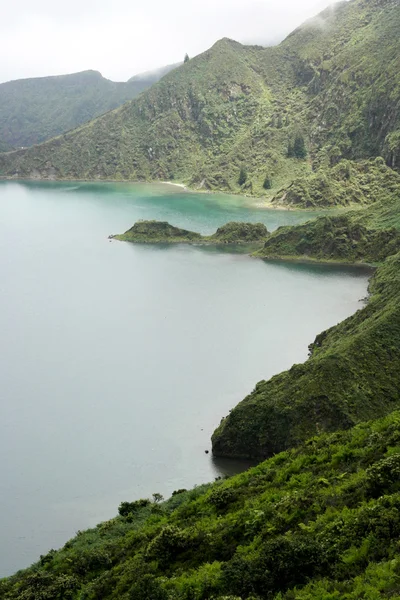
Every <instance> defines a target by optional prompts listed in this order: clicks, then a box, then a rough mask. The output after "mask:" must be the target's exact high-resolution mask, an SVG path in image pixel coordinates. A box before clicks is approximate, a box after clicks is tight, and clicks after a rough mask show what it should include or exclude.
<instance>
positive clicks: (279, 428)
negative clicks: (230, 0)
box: [213, 159, 400, 457]
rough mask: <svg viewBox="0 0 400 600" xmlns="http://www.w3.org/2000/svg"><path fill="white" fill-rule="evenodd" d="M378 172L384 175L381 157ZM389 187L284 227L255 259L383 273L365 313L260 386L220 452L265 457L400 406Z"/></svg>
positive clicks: (395, 229) (393, 194)
mask: <svg viewBox="0 0 400 600" xmlns="http://www.w3.org/2000/svg"><path fill="white" fill-rule="evenodd" d="M379 165H380V166H381V167H382V168H383V170H384V171H383V172H386V167H384V166H382V164H381V161H380V160H379V159H376V161H375V166H376V167H379V168H380V166H379ZM396 177H398V176H396ZM389 181H390V182H391V184H393V185H391V184H389V183H388V185H387V186H386V187H384V188H383V187H382V188H380V189H379V190H378V189H377V191H376V194H377V195H376V202H374V203H372V204H370V205H367V206H364V207H363V208H358V209H357V210H354V211H347V212H345V213H343V212H341V213H339V214H337V215H330V216H324V217H320V218H318V219H316V220H315V221H309V222H308V223H304V224H302V225H297V226H295V227H280V228H278V229H277V230H276V231H275V232H273V233H272V234H271V235H270V236H269V237H268V238H267V240H266V241H265V243H264V246H263V248H262V249H260V250H258V251H257V252H256V253H255V254H256V256H259V257H261V258H269V259H271V258H278V259H289V260H300V261H304V260H317V261H326V262H328V261H329V262H339V263H340V262H342V263H343V262H344V263H357V262H361V263H369V264H372V265H379V267H378V269H377V271H376V273H375V274H374V276H373V278H372V280H371V283H370V292H371V297H370V298H369V301H368V304H367V306H366V307H364V308H363V309H362V310H359V311H358V312H357V313H356V314H355V315H353V316H351V317H350V318H349V319H347V320H346V321H344V322H343V323H340V324H339V325H337V326H335V327H333V328H331V329H330V330H328V331H326V332H324V333H322V334H320V335H319V336H318V337H317V338H316V340H315V342H314V344H311V346H310V358H309V359H308V361H306V362H305V363H304V364H303V365H294V366H293V367H292V368H291V369H289V371H286V372H284V373H281V374H279V375H277V376H275V377H273V378H272V379H271V380H270V381H267V382H266V381H261V382H260V383H258V384H257V385H256V387H255V389H254V391H253V392H252V393H251V394H250V395H249V396H248V397H247V398H245V399H244V400H243V401H242V402H241V403H240V404H239V405H238V406H237V407H235V408H234V409H233V410H232V411H231V412H230V414H229V415H228V417H227V418H226V419H224V420H223V421H222V422H221V425H220V426H219V428H218V429H217V430H216V432H215V433H214V436H213V451H214V453H215V454H218V455H228V456H259V457H266V456H269V455H271V454H273V453H274V452H279V451H280V450H283V449H285V448H289V447H291V446H293V445H296V444H298V443H299V442H301V441H303V440H304V439H306V438H307V437H309V436H310V435H314V434H315V433H318V432H320V431H332V430H336V429H341V428H343V427H349V426H351V425H353V424H354V423H357V422H360V421H363V420H365V419H370V418H372V417H374V416H379V415H383V414H386V413H388V412H390V411H391V410H393V408H395V407H397V406H399V403H400V394H399V389H400V378H399V377H400V308H399V307H400V188H399V182H398V180H397V179H396V178H395V179H394V180H392V175H391V174H390V178H389ZM385 259H386V260H385Z"/></svg>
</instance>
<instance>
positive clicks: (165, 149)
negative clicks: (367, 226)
mask: <svg viewBox="0 0 400 600" xmlns="http://www.w3.org/2000/svg"><path fill="white" fill-rule="evenodd" d="M382 7H383V8H382ZM322 14H323V15H324V17H323V20H324V22H326V23H327V26H326V27H323V28H321V26H320V21H321V16H318V17H317V18H316V19H314V20H311V21H309V22H307V23H306V24H303V26H301V27H300V28H298V29H297V30H296V31H295V32H293V33H292V34H291V35H289V36H288V37H287V38H286V39H285V40H284V41H283V42H282V43H281V44H280V45H279V46H276V47H270V48H262V47H260V46H243V45H242V44H239V43H238V42H234V41H227V40H226V39H223V40H220V41H218V42H217V43H216V44H214V46H213V47H212V48H211V49H209V50H208V51H206V52H205V53H203V54H201V55H199V56H197V57H194V58H192V59H191V60H189V61H188V62H187V63H184V64H183V65H182V66H181V67H179V68H177V69H175V70H173V71H171V72H170V73H168V74H167V75H166V76H165V77H164V78H163V79H162V81H160V82H158V83H157V84H155V86H153V87H152V88H151V89H150V90H147V91H146V92H145V93H143V94H142V95H141V96H140V97H139V98H137V99H135V100H133V101H130V102H128V103H127V104H126V105H124V106H123V107H121V108H119V109H117V110H115V111H113V112H111V113H109V114H108V115H107V117H106V118H104V119H103V120H101V121H99V120H96V121H93V122H91V123H88V124H87V125H86V126H85V127H84V128H82V127H80V128H78V130H76V131H75V132H73V133H72V134H69V135H67V136H66V137H65V138H64V139H63V140H61V141H60V140H59V139H58V140H57V141H54V140H51V141H49V142H47V145H46V144H44V145H43V144H42V145H41V146H40V148H37V149H31V150H28V151H23V152H22V153H21V152H17V153H15V154H8V155H7V156H2V157H1V159H0V175H2V176H6V177H13V176H14V177H18V176H20V177H30V176H31V174H32V173H33V174H34V176H37V177H42V178H46V177H55V178H59V179H63V178H67V179H68V178H70V179H74V178H75V179H115V180H141V181H150V180H160V179H161V180H165V179H168V180H176V181H182V182H184V183H186V184H188V185H190V186H191V187H195V188H198V189H211V190H214V189H219V190H224V191H229V192H234V193H245V194H253V195H264V196H265V197H266V198H267V199H268V198H271V197H272V195H273V194H274V193H276V192H277V191H278V190H279V189H280V188H282V187H284V186H285V185H288V184H290V182H291V181H292V180H293V179H294V178H296V177H298V176H301V175H305V174H307V173H311V172H312V171H317V170H319V169H325V170H329V169H330V168H331V167H332V166H334V165H335V164H336V162H338V161H339V160H340V159H343V158H349V159H352V160H354V159H360V158H368V157H375V156H377V155H382V156H384V158H385V160H386V162H387V163H388V164H389V165H390V166H392V167H394V168H397V166H398V165H399V164H400V133H399V132H400V110H399V106H398V104H399V98H400V91H399V89H400V83H399V74H398V71H397V67H396V65H397V59H396V57H397V56H398V54H399V52H400V43H399V40H398V36H397V33H396V32H397V31H398V28H399V27H400V14H399V11H398V3H397V2H389V1H387V2H384V3H382V2H381V3H377V2H372V1H369V2H364V1H363V0H351V1H350V2H348V3H345V4H343V3H340V4H339V5H338V6H337V7H336V8H335V9H334V10H331V9H329V10H328V11H325V12H324V13H322ZM389 92H390V93H389ZM379 123H381V125H379ZM296 136H297V137H299V136H300V137H301V138H302V139H303V147H304V153H303V156H302V157H297V156H295V157H290V156H288V146H290V143H291V141H293V140H294V139H295V138H296ZM115 137H118V138H119V141H117V140H116V139H115ZM72 145H73V147H74V148H73V151H74V154H75V157H76V158H75V160H73V159H72ZM242 166H244V167H245V168H246V172H247V175H246V180H245V181H244V182H243V183H241V184H239V172H240V169H241V167H242ZM267 177H268V178H269V179H270V180H271V182H272V187H271V190H265V189H264V187H263V183H264V180H265V179H266V178H267Z"/></svg>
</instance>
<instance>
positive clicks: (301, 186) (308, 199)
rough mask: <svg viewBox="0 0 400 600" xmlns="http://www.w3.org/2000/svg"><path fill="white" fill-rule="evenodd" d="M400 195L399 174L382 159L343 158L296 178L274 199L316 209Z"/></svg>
mask: <svg viewBox="0 0 400 600" xmlns="http://www.w3.org/2000/svg"><path fill="white" fill-rule="evenodd" d="M395 192H396V193H397V194H400V175H399V173H397V172H396V171H394V170H393V169H391V168H390V167H387V166H386V165H385V162H384V160H383V158H381V157H377V158H375V159H370V160H362V161H357V162H356V161H352V160H346V159H345V160H341V161H340V162H339V163H338V164H337V165H335V166H333V167H331V168H329V167H328V168H323V167H321V168H319V169H318V170H317V171H316V172H315V173H311V174H307V175H305V176H303V177H298V178H296V179H294V181H292V182H291V183H290V184H289V185H288V186H287V187H285V188H283V189H282V190H279V192H278V193H277V194H276V195H275V197H274V198H272V203H273V204H275V205H280V204H282V205H285V206H293V207H294V208H317V207H324V208H327V207H336V206H349V205H352V204H360V205H365V204H372V203H374V202H376V201H378V200H380V201H381V202H382V201H385V199H390V197H391V196H392V195H393V194H394V193H395Z"/></svg>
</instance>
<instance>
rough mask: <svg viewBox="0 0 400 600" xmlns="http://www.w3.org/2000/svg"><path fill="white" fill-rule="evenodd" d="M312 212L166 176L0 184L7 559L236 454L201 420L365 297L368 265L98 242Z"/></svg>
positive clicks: (211, 418)
mask: <svg viewBox="0 0 400 600" xmlns="http://www.w3.org/2000/svg"><path fill="white" fill-rule="evenodd" d="M144 218H146V219H149V218H150V219H165V220H168V221H170V222H171V223H172V224H174V225H178V226H181V227H185V228H189V229H194V230H196V231H200V232H201V233H211V232H213V231H215V229H216V228H217V227H218V226H219V225H221V224H223V223H226V222H227V221H229V220H242V221H253V222H255V221H261V222H264V223H265V224H266V225H267V227H268V228H269V229H270V230H273V229H275V228H276V227H278V226H279V225H284V224H293V223H296V222H300V221H304V220H306V219H308V218H310V213H308V214H305V213H295V212H285V211H270V210H265V209H264V210H263V209H260V208H256V207H254V205H253V204H252V203H251V201H248V200H246V199H241V198H238V197H233V198H232V197H229V196H222V195H202V194H191V193H187V192H185V191H184V190H180V189H179V188H175V187H173V186H167V185H130V184H119V185H117V184H78V183H77V184H70V183H66V184H53V183H17V182H10V183H8V182H1V183H0V247H1V252H0V328H1V329H0V331H1V336H0V352H1V361H0V378H1V379H0V380H1V398H0V403H1V404H0V407H1V409H0V410H1V412H0V452H1V477H0V532H1V536H0V540H1V541H0V576H3V575H6V574H9V573H12V572H14V571H15V570H17V569H19V568H22V567H26V566H28V565H29V564H30V563H32V562H33V561H35V560H37V559H38V558H39V555H40V554H43V553H45V552H47V551H48V550H49V549H50V548H57V547H59V546H60V545H63V544H64V543H65V542H66V541H67V539H68V538H70V537H71V536H72V535H74V533H75V532H76V531H77V530H79V529H84V528H87V527H91V526H94V525H96V524H97V523H98V522H99V521H101V520H104V519H108V518H111V517H113V516H114V515H115V514H116V512H117V507H118V504H119V503H120V502H121V501H123V500H134V499H136V498H139V497H146V496H149V495H151V494H152V493H153V492H160V493H162V494H164V496H168V495H170V494H171V492H172V491H173V490H175V489H177V488H182V487H190V486H193V485H195V484H199V483H202V482H205V481H210V480H213V479H214V478H215V477H216V476H218V475H221V474H225V473H230V472H232V471H236V470H239V469H240V468H243V465H238V464H237V463H236V462H235V461H233V462H230V461H222V462H218V461H213V459H212V457H211V455H210V454H208V455H207V454H205V450H210V448H211V444H210V436H211V433H212V431H213V429H214V428H215V427H216V426H217V425H218V423H219V421H220V419H221V417H223V416H224V415H226V414H227V413H228V412H229V409H230V408H232V407H233V406H234V405H235V404H236V403H237V402H239V401H240V400H241V399H242V398H243V397H244V396H245V395H246V394H247V393H249V392H250V391H251V390H252V389H253V387H254V385H255V383H256V382H257V381H258V380H260V379H267V378H269V377H270V376H271V375H273V374H275V373H277V372H279V371H281V370H283V369H285V368H288V367H290V366H291V365H292V364H293V363H294V362H301V361H303V360H304V359H306V357H307V345H308V344H309V343H310V342H311V341H313V339H314V337H315V335H316V334H317V333H318V332H320V331H322V330H323V329H325V328H327V327H328V326H331V325H333V324H335V323H337V322H338V321H340V320H342V319H343V318H345V317H347V316H348V315H350V314H352V313H353V312H355V311H356V310H357V309H358V308H360V307H361V306H362V305H361V304H360V299H361V298H363V297H365V295H366V290H367V273H366V272H365V271H360V270H355V269H344V268H340V269H338V268H332V267H322V266H304V265H287V264H283V263H282V264H276V263H275V264H271V263H267V262H263V261H261V260H255V259H252V258H249V257H247V256H244V255H240V254H234V253H229V251H227V250H226V249H225V250H224V251H221V250H220V251H217V250H216V249H212V248H208V247H207V248H200V247H195V246H174V247H157V246H136V245H132V244H127V243H121V242H117V241H112V242H109V240H108V239H107V236H108V235H109V234H110V233H120V232H123V231H125V230H126V229H128V228H129V227H130V226H131V225H133V223H134V222H135V221H136V220H137V219H144Z"/></svg>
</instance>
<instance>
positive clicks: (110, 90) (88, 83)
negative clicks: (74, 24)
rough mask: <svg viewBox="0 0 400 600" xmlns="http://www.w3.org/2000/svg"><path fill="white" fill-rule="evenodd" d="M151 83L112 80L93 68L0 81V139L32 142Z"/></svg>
mask: <svg viewBox="0 0 400 600" xmlns="http://www.w3.org/2000/svg"><path fill="white" fill-rule="evenodd" d="M150 85H152V82H150V81H133V82H131V83H129V82H128V83H114V82H113V81H109V80H108V79H105V78H104V77H102V76H101V74H100V73H98V72H97V71H83V72H82V73H73V74H72V75H61V76H56V77H37V78H33V79H18V80H16V81H9V82H7V83H2V84H0V139H1V140H2V141H3V142H7V143H8V144H9V145H10V146H14V147H15V146H32V145H33V144H38V143H40V142H42V141H44V140H47V139H50V138H52V137H54V136H56V135H59V134H60V133H63V132H65V131H68V130H70V129H74V128H75V127H77V126H78V125H81V124H82V123H86V122H87V121H90V120H92V119H93V118H94V117H97V116H98V115H100V114H102V113H105V112H107V111H109V110H111V109H113V108H116V107H117V106H120V105H121V104H123V103H124V102H126V101H127V100H131V99H132V98H134V97H135V96H137V95H138V94H139V93H140V92H142V91H143V90H145V89H147V88H148V87H150Z"/></svg>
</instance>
